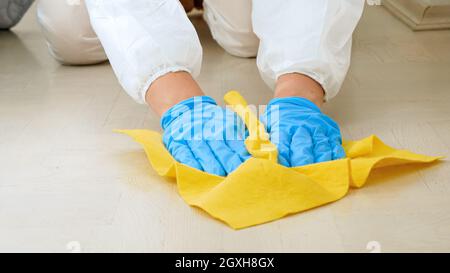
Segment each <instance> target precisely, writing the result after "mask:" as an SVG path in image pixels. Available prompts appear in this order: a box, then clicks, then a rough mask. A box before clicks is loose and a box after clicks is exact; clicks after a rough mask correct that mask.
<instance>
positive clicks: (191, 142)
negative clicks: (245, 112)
mask: <svg viewBox="0 0 450 273" xmlns="http://www.w3.org/2000/svg"><path fill="white" fill-rule="evenodd" d="M161 127H162V128H163V129H164V134H163V142H164V145H165V146H166V148H167V149H168V151H169V152H170V153H171V154H172V156H173V157H174V158H175V159H176V160H177V161H179V162H180V163H183V164H186V165H188V166H191V167H193V168H196V169H199V170H201V171H205V172H208V173H211V174H215V175H219V176H226V175H228V174H229V173H231V172H232V171H234V170H235V169H236V168H237V167H239V165H241V164H242V163H243V162H244V161H245V160H247V159H248V158H249V157H250V154H249V153H248V152H247V150H246V148H245V145H244V140H245V137H246V134H247V132H246V129H245V124H244V123H243V122H242V120H241V119H240V118H239V117H238V116H237V115H236V114H235V113H234V112H232V111H230V110H228V109H225V108H223V107H219V106H217V104H216V102H215V101H214V100H213V99H212V98H210V97H206V96H202V97H193V98H190V99H187V100H185V101H182V102H180V103H178V104H177V105H175V106H173V107H172V108H171V109H169V110H168V111H167V112H166V113H165V114H164V115H163V116H162V118H161Z"/></svg>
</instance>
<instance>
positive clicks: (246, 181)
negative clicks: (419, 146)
mask: <svg viewBox="0 0 450 273" xmlns="http://www.w3.org/2000/svg"><path fill="white" fill-rule="evenodd" d="M225 100H226V101H227V102H228V103H230V104H233V109H234V110H236V112H237V113H238V114H239V115H240V116H241V117H242V118H243V119H244V121H245V123H246V125H247V128H248V129H249V131H250V132H249V135H250V136H253V137H254V139H252V140H249V139H247V140H246V143H245V144H246V147H247V149H248V150H249V152H250V154H252V155H253V156H254V157H253V158H251V159H249V160H247V161H246V162H245V163H244V164H242V165H241V166H240V167H239V168H238V169H237V170H235V171H234V172H233V173H231V174H230V175H228V176H227V177H220V176H215V175H211V174H208V173H205V172H202V171H199V170H197V169H194V168H191V167H188V166H186V165H183V164H180V163H178V162H177V161H176V160H175V159H173V157H172V156H171V155H170V153H169V152H168V151H167V150H166V148H165V146H164V144H163V143H162V140H161V135H160V134H159V133H158V132H154V131H149V130H118V131H117V132H120V133H124V134H127V135H129V136H131V137H132V138H134V140H135V141H136V142H138V143H140V144H141V145H142V146H143V147H144V149H145V152H146V154H147V157H148V159H149V161H150V163H151V165H152V167H153V168H154V169H155V171H156V172H157V173H158V174H159V175H160V176H164V177H172V178H175V179H176V181H177V185H178V191H179V193H180V195H181V196H182V198H183V199H184V200H185V201H186V202H187V203H188V204H189V205H191V206H196V207H199V208H201V209H203V210H205V211H206V212H208V213H209V214H210V215H211V216H213V217H215V218H217V219H219V220H221V221H223V222H225V223H226V224H228V225H229V226H231V227H232V228H234V229H240V228H245V227H249V226H253V225H258V224H262V223H265V222H269V221H273V220H276V219H279V218H282V217H284V216H286V215H288V214H293V213H297V212H301V211H305V210H308V209H312V208H315V207H318V206H321V205H324V204H327V203H330V202H334V201H336V200H339V199H341V198H342V197H344V196H345V195H346V193H347V192H348V190H349V187H358V188H359V187H362V186H363V185H364V184H365V183H366V180H367V178H368V176H369V174H370V172H371V171H372V170H373V169H374V168H380V167H386V166H394V165H401V164H407V163H416V162H417V163H419V162H420V163H429V162H433V161H436V160H438V159H440V158H441V157H430V156H425V155H419V154H414V153H411V152H409V151H406V150H397V149H394V148H391V147H389V146H387V145H385V144H384V143H383V142H381V140H379V139H378V138H377V137H376V136H370V137H368V138H365V139H362V140H359V141H345V142H344V144H343V146H344V149H345V152H346V155H347V158H345V159H341V160H335V161H329V162H324V163H318V164H312V165H307V166H302V167H295V168H286V167H284V166H282V165H279V164H277V163H276V159H274V155H276V148H275V150H273V147H274V146H272V145H273V144H271V143H270V141H268V139H266V136H264V134H263V133H262V132H260V133H257V132H255V130H260V128H261V126H262V125H261V124H260V123H259V122H258V121H257V119H256V120H255V117H252V115H253V114H252V113H250V112H249V111H248V110H246V108H247V107H246V103H245V104H244V102H245V100H243V98H242V97H240V95H239V94H238V93H237V92H231V93H228V94H227V95H226V97H225ZM236 104H239V105H241V106H243V107H242V108H241V109H240V110H239V109H237V107H236V106H237V105H236ZM245 115H247V116H248V117H245ZM251 122H254V124H253V125H252V124H250V123H251ZM258 128H259V129H258ZM249 138H250V137H249ZM258 141H259V142H260V143H257V142H258ZM252 149H253V150H252Z"/></svg>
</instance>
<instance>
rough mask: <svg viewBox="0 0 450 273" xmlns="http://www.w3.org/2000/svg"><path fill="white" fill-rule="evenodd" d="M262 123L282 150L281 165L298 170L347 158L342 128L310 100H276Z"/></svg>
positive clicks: (279, 152) (272, 101)
mask: <svg viewBox="0 0 450 273" xmlns="http://www.w3.org/2000/svg"><path fill="white" fill-rule="evenodd" d="M261 120H262V122H263V123H264V124H265V125H266V128H267V131H268V132H269V134H270V139H271V141H272V142H273V143H274V144H275V145H277V147H278V162H279V163H280V164H281V165H284V166H286V167H296V166H303V165H307V164H312V163H318V162H324V161H330V160H334V159H340V158H343V157H345V152H344V149H343V148H342V138H341V133H340V130H339V126H338V125H337V124H336V122H334V121H333V120H332V119H331V118H329V117H328V116H326V115H324V114H323V113H322V112H321V111H320V109H319V107H317V106H316V105H315V104H314V103H313V102H311V101H309V100H307V99H304V98H299V97H288V98H276V99H273V100H271V101H270V103H269V105H267V109H266V112H265V113H264V114H263V116H262V118H261Z"/></svg>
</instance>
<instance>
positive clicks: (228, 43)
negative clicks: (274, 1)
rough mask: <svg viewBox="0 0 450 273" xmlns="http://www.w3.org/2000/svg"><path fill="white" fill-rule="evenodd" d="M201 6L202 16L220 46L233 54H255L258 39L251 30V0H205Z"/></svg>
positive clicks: (253, 55) (244, 55)
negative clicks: (202, 9)
mask: <svg viewBox="0 0 450 273" xmlns="http://www.w3.org/2000/svg"><path fill="white" fill-rule="evenodd" d="M203 8H204V16H203V17H204V19H205V21H206V22H207V23H208V26H209V28H210V30H211V33H212V36H213V38H214V39H215V40H216V41H217V43H218V44H219V45H220V46H222V47H223V48H224V49H225V50H226V51H227V52H228V53H230V54H231V55H234V56H238V57H255V56H256V53H257V51H258V44H259V39H258V37H256V35H255V33H254V32H253V27H252V20H251V12H252V1H251V0H205V1H204V3H203Z"/></svg>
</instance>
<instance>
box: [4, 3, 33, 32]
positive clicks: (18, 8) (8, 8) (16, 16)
mask: <svg viewBox="0 0 450 273" xmlns="http://www.w3.org/2000/svg"><path fill="white" fill-rule="evenodd" d="M32 3H33V0H0V30H2V29H10V28H12V27H13V26H15V25H16V24H17V23H18V22H19V21H20V19H22V17H23V15H24V14H25V12H27V10H28V8H29V7H30V6H31V4H32Z"/></svg>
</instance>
